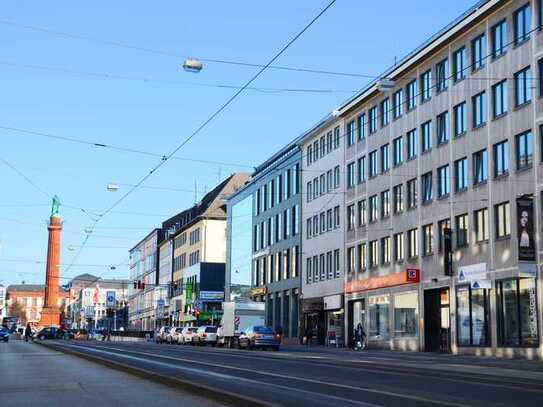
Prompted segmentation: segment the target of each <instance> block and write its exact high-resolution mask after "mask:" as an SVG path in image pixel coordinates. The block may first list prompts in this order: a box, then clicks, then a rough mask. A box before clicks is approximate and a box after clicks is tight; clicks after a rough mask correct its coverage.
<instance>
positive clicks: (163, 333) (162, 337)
mask: <svg viewBox="0 0 543 407" xmlns="http://www.w3.org/2000/svg"><path fill="white" fill-rule="evenodd" d="M170 329H171V328H170V327H169V326H163V327H162V328H160V329H159V330H158V333H157V334H156V335H155V342H156V343H163V342H166V338H167V336H168V334H169V333H170Z"/></svg>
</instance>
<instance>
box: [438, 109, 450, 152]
mask: <svg viewBox="0 0 543 407" xmlns="http://www.w3.org/2000/svg"><path fill="white" fill-rule="evenodd" d="M447 141H449V112H448V111H447V112H443V113H441V114H440V115H439V116H437V144H443V143H446V142H447Z"/></svg>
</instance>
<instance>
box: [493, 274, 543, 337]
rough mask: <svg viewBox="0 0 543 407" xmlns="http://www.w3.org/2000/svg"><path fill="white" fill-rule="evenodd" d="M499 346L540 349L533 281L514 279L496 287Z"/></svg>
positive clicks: (500, 283)
mask: <svg viewBox="0 0 543 407" xmlns="http://www.w3.org/2000/svg"><path fill="white" fill-rule="evenodd" d="M496 291H497V304H496V305H497V308H498V344H499V345H500V346H528V347H537V346H539V335H538V323H537V321H538V313H537V312H538V311H537V290H536V280H535V278H514V279H510V280H502V281H499V282H497V283H496Z"/></svg>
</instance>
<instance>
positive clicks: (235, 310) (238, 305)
mask: <svg viewBox="0 0 543 407" xmlns="http://www.w3.org/2000/svg"><path fill="white" fill-rule="evenodd" d="M222 307H223V308H222V309H223V315H222V319H221V323H220V325H219V329H218V330H217V345H218V346H226V347H229V348H230V347H235V346H237V345H238V338H239V334H240V333H241V332H244V331H245V330H246V329H247V328H248V327H250V326H262V325H265V315H266V312H265V309H264V303H263V302H255V301H249V300H236V301H229V302H223V303H222Z"/></svg>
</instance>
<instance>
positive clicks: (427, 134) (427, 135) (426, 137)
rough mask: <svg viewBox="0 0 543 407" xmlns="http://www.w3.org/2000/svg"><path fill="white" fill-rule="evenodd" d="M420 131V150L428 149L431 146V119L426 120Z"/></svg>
mask: <svg viewBox="0 0 543 407" xmlns="http://www.w3.org/2000/svg"><path fill="white" fill-rule="evenodd" d="M421 133H422V148H421V150H422V152H423V153H424V152H426V151H429V150H430V149H431V148H432V121H427V122H426V123H423V124H422V126H421Z"/></svg>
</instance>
